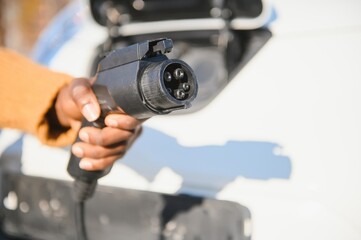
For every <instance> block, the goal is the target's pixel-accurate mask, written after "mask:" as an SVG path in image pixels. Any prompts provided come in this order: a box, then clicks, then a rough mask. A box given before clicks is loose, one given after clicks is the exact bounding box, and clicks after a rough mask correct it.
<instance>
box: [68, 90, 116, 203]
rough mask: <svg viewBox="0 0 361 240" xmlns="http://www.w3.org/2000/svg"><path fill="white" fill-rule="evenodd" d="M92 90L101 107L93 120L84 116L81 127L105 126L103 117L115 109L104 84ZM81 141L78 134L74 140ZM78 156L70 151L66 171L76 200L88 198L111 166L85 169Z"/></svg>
mask: <svg viewBox="0 0 361 240" xmlns="http://www.w3.org/2000/svg"><path fill="white" fill-rule="evenodd" d="M93 91H94V93H95V95H96V96H97V99H98V103H99V105H100V108H101V115H100V117H99V118H98V119H97V120H96V121H94V122H89V121H87V120H86V119H85V118H84V119H83V121H82V125H81V128H83V127H87V126H91V127H96V128H104V127H105V122H104V120H105V117H106V116H107V115H108V114H109V113H111V112H113V111H116V109H117V106H116V105H115V103H114V101H113V99H112V98H111V96H110V94H109V91H108V89H107V88H106V87H105V86H100V85H93ZM79 141H81V140H80V138H79V136H78V137H77V139H76V140H75V143H76V142H79ZM80 160H81V159H80V158H78V157H77V156H75V155H74V154H73V153H71V156H70V159H69V163H68V168H67V170H68V173H69V174H70V175H71V176H72V177H73V178H74V179H75V182H74V198H75V199H76V200H77V201H84V200H86V199H87V198H90V197H91V196H92V195H93V193H94V191H95V187H96V185H97V180H98V179H99V178H101V177H103V176H105V175H106V174H108V173H109V172H110V169H111V167H108V168H106V169H104V170H98V171H86V170H83V169H81V168H80V167H79V163H80Z"/></svg>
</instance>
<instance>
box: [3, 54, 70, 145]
mask: <svg viewBox="0 0 361 240" xmlns="http://www.w3.org/2000/svg"><path fill="white" fill-rule="evenodd" d="M71 80H72V77H71V76H69V75H66V74H61V73H56V72H53V71H50V70H48V69H47V68H44V67H42V66H40V65H37V64H35V63H33V62H31V61H30V60H28V59H26V58H25V57H23V56H21V55H19V54H16V53H14V52H12V51H9V50H6V49H3V48H0V109H1V111H0V127H8V128H17V129H20V130H23V131H25V132H29V133H31V134H34V135H36V136H37V137H38V138H39V139H40V140H41V141H42V142H43V143H46V144H49V145H57V146H63V145H67V144H70V143H71V142H72V141H73V140H74V138H75V135H76V133H75V132H74V131H73V130H71V129H70V128H69V129H65V128H61V126H60V125H59V124H58V123H57V121H56V115H54V114H55V112H54V111H53V103H54V101H55V99H56V96H57V94H58V92H59V90H60V89H61V88H62V87H63V86H65V85H66V84H67V83H69V82H70V81H71ZM50 126H52V128H50Z"/></svg>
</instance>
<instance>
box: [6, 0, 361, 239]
mask: <svg viewBox="0 0 361 240" xmlns="http://www.w3.org/2000/svg"><path fill="white" fill-rule="evenodd" d="M272 5H273V6H274V8H275V9H276V11H277V14H278V17H277V19H276V20H275V21H274V22H272V24H271V25H270V26H269V28H270V30H271V32H272V33H273V36H272V38H271V39H270V40H269V41H268V42H267V43H266V45H265V46H264V47H263V48H262V49H261V50H260V51H259V52H258V53H257V54H256V55H255V57H253V59H252V60H251V61H250V62H249V63H247V65H246V66H245V67H244V68H243V69H242V70H241V71H240V72H239V73H238V74H237V76H236V77H235V78H234V79H233V80H232V81H231V82H230V83H229V84H228V85H227V86H226V88H225V89H224V90H223V91H222V92H221V93H220V94H219V95H218V96H217V97H216V98H215V99H214V100H213V101H212V102H211V103H210V104H208V105H207V106H206V107H205V108H203V109H201V110H200V111H198V112H195V113H192V114H186V115H175V116H162V117H158V116H157V117H154V118H152V119H150V120H148V121H147V122H146V123H145V124H144V126H145V129H144V133H143V135H142V136H141V137H140V139H139V140H138V141H137V142H136V143H135V145H134V146H133V147H132V149H131V150H130V151H129V153H128V154H127V155H126V156H125V158H124V159H123V160H120V161H119V162H118V163H117V164H115V166H114V167H113V169H112V172H111V173H110V174H109V175H107V176H106V177H104V178H102V179H100V183H101V184H104V185H111V186H119V187H126V188H132V189H142V190H150V191H156V192H164V193H178V192H185V193H191V194H195V195H200V196H206V197H215V198H217V199H223V200H230V201H234V202H238V203H240V204H241V205H243V206H245V207H247V208H248V209H249V210H250V212H251V220H250V221H247V222H246V226H245V227H246V230H247V232H248V234H250V235H252V239H254V240H289V239H292V240H298V239H299V240H304V239H315V240H321V239H322V240H323V239H324V240H339V239H347V240H360V239H361V204H360V203H361V94H360V92H361V14H360V12H361V1H359V0H343V1H340V0H339V1H337V0H331V1H325V0H314V1H310V0H305V1H295V0H274V1H273V2H272ZM87 19H88V20H87V21H86V24H85V25H84V26H83V27H82V30H81V31H80V32H79V33H78V34H77V35H76V36H75V37H74V38H73V39H72V40H70V41H69V42H67V43H66V44H65V45H64V46H63V47H62V49H61V51H60V52H59V53H58V54H57V55H55V56H54V58H53V60H52V61H51V64H50V67H52V68H53V69H56V70H61V71H65V72H68V73H70V74H73V75H76V76H84V75H87V73H88V72H89V71H88V70H89V64H90V62H89V61H82V60H84V59H92V57H93V56H92V54H93V53H94V49H95V47H96V46H97V44H99V43H100V42H101V41H103V40H104V38H105V36H106V32H105V30H104V29H103V28H101V27H100V26H97V25H96V24H95V23H94V22H92V20H91V19H90V17H89V18H87ZM74 56H77V57H76V58H75V57H74ZM17 137H18V136H17V135H16V134H15V133H14V132H12V131H3V132H2V134H1V135H0V150H2V151H4V149H6V148H7V147H8V146H9V145H11V143H13V142H14V141H15V140H16V139H17ZM21 147H22V150H23V153H22V164H23V166H22V171H23V172H24V173H25V174H28V175H36V176H43V177H49V178H58V179H67V180H71V178H70V177H69V176H68V175H67V172H66V164H67V161H68V157H69V151H68V150H69V149H56V148H49V147H46V146H42V145H41V144H40V143H39V142H37V140H36V139H34V137H32V136H25V137H24V138H23V142H22V145H21Z"/></svg>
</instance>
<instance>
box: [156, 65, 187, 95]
mask: <svg viewBox="0 0 361 240" xmlns="http://www.w3.org/2000/svg"><path fill="white" fill-rule="evenodd" d="M163 81H164V86H165V87H166V89H167V91H168V93H169V94H170V95H171V96H172V97H174V98H175V99H177V100H181V101H183V100H186V99H188V97H189V93H190V91H191V88H192V85H191V83H189V79H188V73H187V70H186V69H185V68H184V67H183V66H182V65H181V64H177V63H175V64H170V65H169V66H167V67H166V68H165V70H164V74H163Z"/></svg>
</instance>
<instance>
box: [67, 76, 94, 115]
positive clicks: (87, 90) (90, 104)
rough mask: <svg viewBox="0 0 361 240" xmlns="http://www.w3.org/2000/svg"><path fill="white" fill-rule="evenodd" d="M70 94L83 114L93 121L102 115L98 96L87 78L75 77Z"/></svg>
mask: <svg viewBox="0 0 361 240" xmlns="http://www.w3.org/2000/svg"><path fill="white" fill-rule="evenodd" d="M70 95H71V97H72V99H73V101H74V103H75V104H76V105H77V107H78V109H79V110H80V111H81V113H82V114H83V116H84V117H85V118H86V119H87V120H88V121H89V122H93V121H95V120H96V119H97V118H98V117H99V116H100V107H99V104H98V101H97V98H96V96H95V94H94V92H93V90H92V88H91V84H90V82H89V81H88V80H87V79H84V78H78V79H75V80H74V81H73V82H72V84H71V86H70Z"/></svg>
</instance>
